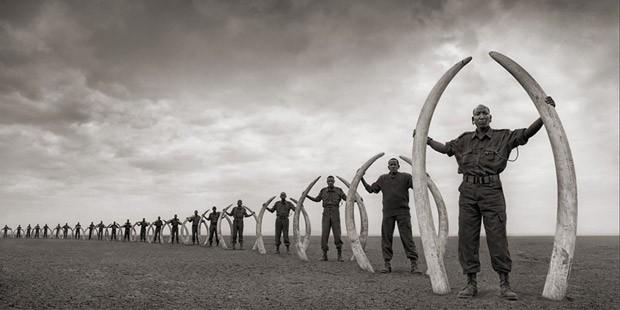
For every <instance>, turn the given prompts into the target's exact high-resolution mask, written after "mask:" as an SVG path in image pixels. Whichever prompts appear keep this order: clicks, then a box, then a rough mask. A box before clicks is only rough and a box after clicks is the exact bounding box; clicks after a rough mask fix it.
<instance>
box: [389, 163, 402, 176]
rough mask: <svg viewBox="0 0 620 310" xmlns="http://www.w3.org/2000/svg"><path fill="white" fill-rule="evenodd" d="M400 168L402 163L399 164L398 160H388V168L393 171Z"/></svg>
mask: <svg viewBox="0 0 620 310" xmlns="http://www.w3.org/2000/svg"><path fill="white" fill-rule="evenodd" d="M398 168H400V164H398V161H397V160H390V161H388V170H390V172H391V173H396V172H398Z"/></svg>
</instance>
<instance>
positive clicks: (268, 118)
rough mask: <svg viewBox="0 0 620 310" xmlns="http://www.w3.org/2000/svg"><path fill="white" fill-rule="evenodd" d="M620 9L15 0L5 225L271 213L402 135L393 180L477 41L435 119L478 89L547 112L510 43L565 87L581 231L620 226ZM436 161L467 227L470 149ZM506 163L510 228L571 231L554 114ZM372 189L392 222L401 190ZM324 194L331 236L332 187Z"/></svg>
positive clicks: (377, 213) (502, 104)
mask: <svg viewBox="0 0 620 310" xmlns="http://www.w3.org/2000/svg"><path fill="white" fill-rule="evenodd" d="M618 19H619V14H618V2H617V1H616V0H610V1H456V0H455V1H372V0H368V1H309V0H308V1H305V0H303V1H301V0H300V1H196V2H192V1H144V2H143V1H62V2H54V1H1V2H0V225H4V224H9V226H12V227H15V226H17V224H21V225H22V226H25V225H27V224H32V225H34V224H37V223H39V224H43V223H48V224H53V225H56V224H57V223H62V224H64V223H65V222H69V223H71V224H75V223H76V222H77V221H80V222H81V223H82V224H84V223H90V221H99V220H103V221H104V222H105V223H108V222H111V221H113V220H116V221H125V220H126V219H128V218H129V219H131V220H132V221H137V220H140V219H142V217H146V218H147V219H148V220H152V219H154V218H155V217H156V216H158V215H161V216H162V217H164V218H171V217H172V215H173V214H175V213H177V214H179V216H182V217H185V216H189V215H190V214H191V213H192V212H193V210H195V209H198V210H201V211H203V210H206V209H208V208H210V207H212V206H214V205H215V206H217V207H218V208H221V207H225V206H226V205H228V204H230V203H233V202H235V201H236V200H237V199H242V200H243V201H244V203H245V204H246V205H247V206H248V207H250V208H251V209H254V210H259V207H260V205H261V204H262V203H263V202H264V201H265V200H267V198H269V197H271V196H274V195H278V194H279V193H280V192H281V191H285V192H287V193H288V194H289V196H291V197H295V198H299V195H300V194H301V191H302V190H303V189H304V188H305V187H306V185H307V184H308V183H309V182H310V181H311V180H312V179H313V178H315V177H316V176H319V175H321V176H323V178H322V179H321V180H320V181H319V183H318V185H317V186H316V188H315V189H313V190H312V192H311V194H312V195H316V193H317V192H318V190H319V189H320V187H322V186H325V177H326V176H327V175H340V176H343V177H345V178H346V179H349V180H350V179H351V178H352V177H353V175H354V173H355V171H356V170H357V169H358V168H359V166H360V165H361V164H362V163H363V162H365V161H366V160H367V159H368V158H369V157H371V156H372V155H374V154H376V153H379V152H386V156H385V157H383V158H381V159H380V160H379V161H377V163H376V164H375V165H374V166H373V167H371V169H370V170H369V171H368V173H367V174H366V176H367V179H368V180H369V181H374V180H375V179H376V178H377V177H378V176H379V175H380V174H382V173H385V172H386V171H387V159H389V158H390V157H397V156H398V155H407V156H409V157H410V156H411V131H412V129H413V128H414V127H415V123H416V121H417V118H418V113H419V111H420V109H421V107H422V104H423V103H424V100H425V98H426V96H427V95H428V92H429V91H430V89H431V88H432V86H433V85H434V83H435V82H436V81H437V80H438V79H439V77H440V76H441V75H442V74H443V73H444V72H445V71H446V70H447V69H448V68H449V67H450V66H452V65H453V64H454V63H456V62H457V61H459V60H461V59H463V58H465V57H468V56H472V57H473V60H472V62H471V63H470V64H469V65H467V66H466V67H465V68H464V69H463V70H462V71H461V73H459V75H457V76H456V78H455V79H454V80H453V82H452V83H451V84H450V85H449V87H448V88H447V90H446V92H445V93H444V96H443V97H442V99H441V101H440V104H439V105H438V107H437V110H436V112H435V116H434V119H433V122H432V125H431V129H430V135H431V136H432V137H433V138H435V139H437V140H440V141H447V140H451V139H453V138H456V137H457V136H459V135H460V134H461V133H462V132H464V131H468V130H472V129H473V127H472V125H471V111H472V109H473V107H475V106H476V105H478V104H485V105H488V106H489V107H490V108H491V112H492V114H493V123H492V124H491V125H492V126H493V127H494V128H522V127H527V126H528V125H530V124H531V122H532V121H534V120H535V119H536V118H537V117H538V114H537V112H536V109H535V107H534V105H533V104H532V103H531V101H530V100H529V97H528V96H527V94H526V93H525V92H524V91H523V89H522V88H521V87H520V86H519V85H518V84H517V83H516V81H515V80H514V79H513V78H512V77H511V76H510V75H509V74H508V73H507V72H506V71H505V70H504V69H503V68H501V67H500V66H499V65H498V64H496V63H495V62H494V61H493V60H492V59H491V58H490V57H489V56H488V52H489V51H491V50H495V51H499V52H501V53H504V54H506V55H508V56H509V57H511V58H513V59H514V60H516V61H517V62H519V63H520V64H521V65H522V66H523V67H525V68H526V69H527V70H528V71H529V72H530V73H531V74H532V76H533V77H534V78H535V79H536V80H537V81H538V82H539V83H540V84H541V86H542V87H543V89H545V91H546V92H547V93H548V94H550V95H551V96H553V98H554V99H555V101H556V103H557V112H558V114H559V115H560V118H561V120H562V122H563V125H564V128H565V130H566V133H567V135H568V140H569V142H570V145H571V148H572V151H573V156H574V159H575V167H576V171H577V181H578V188H579V220H578V233H579V234H581V235H589V234H614V235H617V234H618V233H619V215H620V214H619V211H618V204H619V198H618V196H619V195H618V186H619V181H618V177H619V175H618V171H619V165H618V160H619V152H618V138H619V134H618V131H619V129H618V123H619V121H618V114H619V109H618V106H619V104H618V102H619V95H618V88H619V81H618V74H619V60H618V59H619V58H618V57H619V56H618V53H619V47H618V46H619V43H618V36H619V30H618V29H619V25H618ZM512 157H513V158H514V157H516V152H513V153H512ZM427 167H428V172H429V174H430V175H431V176H432V177H433V179H434V180H435V182H436V183H437V184H438V185H439V187H440V189H441V191H442V193H443V196H444V199H445V200H446V203H447V207H448V212H449V214H450V232H451V234H452V235H454V234H456V232H457V216H458V192H457V187H458V185H459V183H460V180H461V178H460V175H458V174H457V165H456V161H455V159H454V158H449V157H447V156H445V155H440V154H437V153H434V152H432V151H429V155H428V164H427ZM402 170H403V171H409V172H410V167H409V166H407V165H406V164H404V163H402ZM502 180H503V184H504V191H505V195H506V200H507V213H508V233H509V234H511V235H551V234H553V233H554V232H555V223H556V205H557V203H556V180H555V169H554V166H553V157H552V153H551V148H550V144H549V140H548V138H547V134H546V132H545V131H544V130H541V131H540V132H539V134H538V135H537V136H535V137H534V138H532V139H531V140H530V142H529V143H528V144H527V145H525V146H523V147H520V148H519V158H518V160H517V161H516V162H513V163H510V164H509V165H508V168H507V170H506V171H505V172H504V173H503V174H502ZM339 186H342V187H344V186H343V185H339ZM362 190H363V189H362V188H360V193H361V194H362V196H363V197H364V198H365V200H366V204H367V207H368V214H369V216H370V233H371V234H376V235H378V234H380V219H381V196H380V195H369V194H367V193H366V192H365V191H363V192H362ZM411 201H412V202H411V206H412V208H413V207H414V204H413V199H411ZM306 207H307V209H308V211H309V213H310V218H311V222H312V224H313V227H314V234H320V218H321V212H322V208H321V207H320V204H317V203H314V202H310V201H308V202H306ZM342 209H343V208H341V214H342V216H343V218H344V210H342ZM274 220H275V216H273V215H271V214H269V215H267V216H266V218H265V225H264V227H263V231H266V232H267V233H268V234H271V233H273V230H274V229H273V221H274ZM246 223H247V224H246V225H247V226H246V227H247V228H246V234H253V230H254V223H253V221H252V220H250V219H248V220H246ZM342 223H343V231H344V230H345V229H344V221H343V222H342ZM414 227H416V228H415V232H414V234H416V235H418V230H417V219H416V218H415V215H414ZM225 231H226V229H225Z"/></svg>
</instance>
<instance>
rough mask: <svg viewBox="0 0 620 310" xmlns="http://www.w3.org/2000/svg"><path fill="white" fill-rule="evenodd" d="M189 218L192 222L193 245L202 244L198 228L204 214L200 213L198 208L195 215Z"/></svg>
mask: <svg viewBox="0 0 620 310" xmlns="http://www.w3.org/2000/svg"><path fill="white" fill-rule="evenodd" d="M187 220H188V221H190V222H192V245H194V244H198V245H200V240H199V239H198V237H199V236H198V228H199V227H200V221H201V220H202V216H200V215H198V210H194V215H192V216H190V217H188V218H187Z"/></svg>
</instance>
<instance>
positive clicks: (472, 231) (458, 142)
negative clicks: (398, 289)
mask: <svg viewBox="0 0 620 310" xmlns="http://www.w3.org/2000/svg"><path fill="white" fill-rule="evenodd" d="M545 102H546V103H547V104H548V105H551V106H553V107H555V102H554V101H553V99H552V98H551V97H547V98H545ZM491 120H492V117H491V111H490V109H489V108H488V107H486V106H484V105H478V106H477V107H476V108H475V109H474V110H473V116H472V117H471V122H472V124H473V125H475V126H476V130H475V131H469V132H465V133H463V134H462V135H460V136H459V137H458V138H456V139H454V140H452V141H449V142H447V143H446V144H443V143H441V142H437V141H435V140H433V139H431V138H430V137H429V138H428V140H427V142H426V143H427V144H428V145H429V146H430V147H431V148H432V149H433V150H435V151H437V152H439V153H442V154H446V155H448V156H455V158H456V162H457V164H458V167H459V168H458V173H459V174H462V175H463V182H462V183H461V185H460V186H459V192H460V196H459V233H458V234H459V262H460V263H461V267H462V268H463V273H464V274H466V275H467V285H466V286H465V287H464V288H463V289H462V290H461V291H459V293H458V297H459V298H471V297H473V296H476V295H477V294H478V288H477V281H476V274H477V273H478V272H480V260H479V255H478V251H479V248H480V224H481V222H482V223H483V224H484V229H485V231H486V236H487V245H488V247H489V252H490V254H491V265H492V267H493V270H495V271H496V272H497V273H498V274H499V279H500V296H501V297H502V298H505V299H508V300H517V299H518V296H517V294H516V293H515V292H513V291H512V289H511V288H510V282H509V280H508V275H509V273H510V271H511V269H512V260H511V258H510V252H509V251H508V240H507V238H506V202H505V200H504V192H503V190H502V183H501V181H500V178H499V174H500V173H501V172H502V171H504V169H506V165H507V162H508V157H509V155H510V152H511V150H512V149H513V148H516V147H518V146H519V145H524V144H526V143H527V142H528V139H529V138H531V137H532V136H534V135H535V134H536V133H537V132H538V131H539V130H540V128H541V127H542V125H543V122H542V120H541V119H540V118H538V119H537V120H536V121H534V122H533V123H532V124H531V125H530V127H528V128H522V129H517V130H508V129H492V128H491V126H490V124H491ZM414 137H415V131H414Z"/></svg>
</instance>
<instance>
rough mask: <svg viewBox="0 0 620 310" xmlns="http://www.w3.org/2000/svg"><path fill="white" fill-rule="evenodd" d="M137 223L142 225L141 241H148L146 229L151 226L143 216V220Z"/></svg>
mask: <svg viewBox="0 0 620 310" xmlns="http://www.w3.org/2000/svg"><path fill="white" fill-rule="evenodd" d="M136 225H138V226H140V241H142V242H146V229H147V227H149V225H150V224H149V223H148V222H147V221H146V219H145V218H142V221H141V222H137V223H136Z"/></svg>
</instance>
